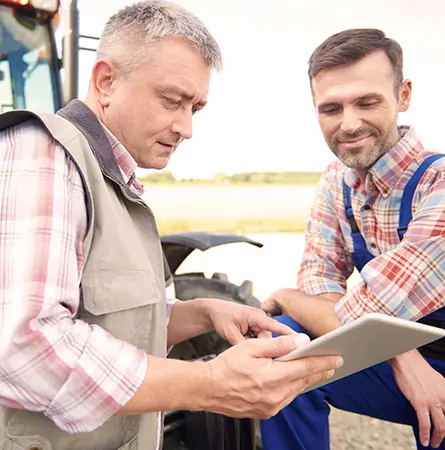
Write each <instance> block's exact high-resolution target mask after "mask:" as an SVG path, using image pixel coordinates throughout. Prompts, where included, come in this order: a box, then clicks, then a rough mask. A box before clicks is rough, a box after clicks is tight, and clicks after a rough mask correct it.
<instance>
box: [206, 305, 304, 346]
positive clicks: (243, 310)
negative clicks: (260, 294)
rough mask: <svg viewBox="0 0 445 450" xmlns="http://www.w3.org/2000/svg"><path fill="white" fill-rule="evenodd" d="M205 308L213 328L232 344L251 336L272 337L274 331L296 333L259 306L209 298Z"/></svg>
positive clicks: (283, 333)
mask: <svg viewBox="0 0 445 450" xmlns="http://www.w3.org/2000/svg"><path fill="white" fill-rule="evenodd" d="M205 308H206V311H207V315H208V318H209V320H210V322H211V324H212V328H214V329H215V330H216V332H217V333H218V334H219V335H220V336H221V337H222V338H223V339H225V340H226V341H228V342H230V343H231V344H232V345H234V344H238V343H239V342H242V341H244V340H246V339H249V338H251V337H258V338H270V337H272V332H274V333H277V334H281V335H286V334H294V335H295V334H296V333H295V332H294V331H293V330H292V329H291V328H289V327H288V326H286V325H283V324H281V323H279V322H277V321H276V320H274V319H272V318H270V317H268V316H267V315H266V313H265V312H264V311H262V310H261V309H258V308H252V307H250V306H245V305H239V304H237V303H233V302H228V301H224V300H217V299H207V300H206V302H205Z"/></svg>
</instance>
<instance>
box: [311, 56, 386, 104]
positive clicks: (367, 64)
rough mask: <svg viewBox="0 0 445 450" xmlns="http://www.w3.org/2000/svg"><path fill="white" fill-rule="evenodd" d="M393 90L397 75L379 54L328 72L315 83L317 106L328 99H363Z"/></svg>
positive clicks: (317, 77)
mask: <svg viewBox="0 0 445 450" xmlns="http://www.w3.org/2000/svg"><path fill="white" fill-rule="evenodd" d="M379 53H380V52H379ZM385 58H386V60H385ZM393 86H394V71H393V70H392V66H391V64H390V62H389V59H388V58H387V57H386V55H385V54H384V53H383V55H382V54H377V52H376V54H372V55H369V56H367V57H365V58H363V59H362V60H360V61H358V62H357V63H354V64H349V65H344V66H340V67H335V68H332V69H324V70H322V71H320V73H318V74H317V76H316V77H314V78H313V79H312V81H311V87H312V92H313V96H314V100H315V101H317V102H318V101H320V100H321V99H324V98H325V97H330V98H336V97H338V98H343V97H360V96H364V95H367V94H368V93H369V92H380V91H382V92H384V91H386V90H387V89H393ZM323 101H324V100H323Z"/></svg>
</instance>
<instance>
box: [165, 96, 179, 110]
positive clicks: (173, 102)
mask: <svg viewBox="0 0 445 450" xmlns="http://www.w3.org/2000/svg"><path fill="white" fill-rule="evenodd" d="M165 101H166V102H167V104H168V105H169V106H170V107H173V108H179V107H180V106H181V102H180V101H179V100H175V99H173V98H168V97H165Z"/></svg>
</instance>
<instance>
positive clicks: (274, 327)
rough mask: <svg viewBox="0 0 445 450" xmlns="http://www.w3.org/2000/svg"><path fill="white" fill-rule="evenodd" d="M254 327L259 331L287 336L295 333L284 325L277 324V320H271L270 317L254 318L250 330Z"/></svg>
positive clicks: (262, 315)
mask: <svg viewBox="0 0 445 450" xmlns="http://www.w3.org/2000/svg"><path fill="white" fill-rule="evenodd" d="M252 327H255V328H258V329H261V330H266V331H271V332H272V333H276V334H280V335H287V334H296V332H295V331H294V330H293V329H292V328H291V327H288V326H287V325H284V323H281V322H278V320H275V319H273V318H272V317H268V316H266V315H264V314H261V315H260V316H257V317H255V319H253V323H252V325H251V328H252Z"/></svg>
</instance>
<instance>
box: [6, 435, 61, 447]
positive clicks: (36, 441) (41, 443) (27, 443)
mask: <svg viewBox="0 0 445 450" xmlns="http://www.w3.org/2000/svg"><path fill="white" fill-rule="evenodd" d="M4 449H5V450H53V446H52V445H51V443H50V442H49V441H47V440H46V439H45V438H43V437H41V436H9V439H8V441H7V442H6V447H4ZM54 450H55V449H54Z"/></svg>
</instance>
